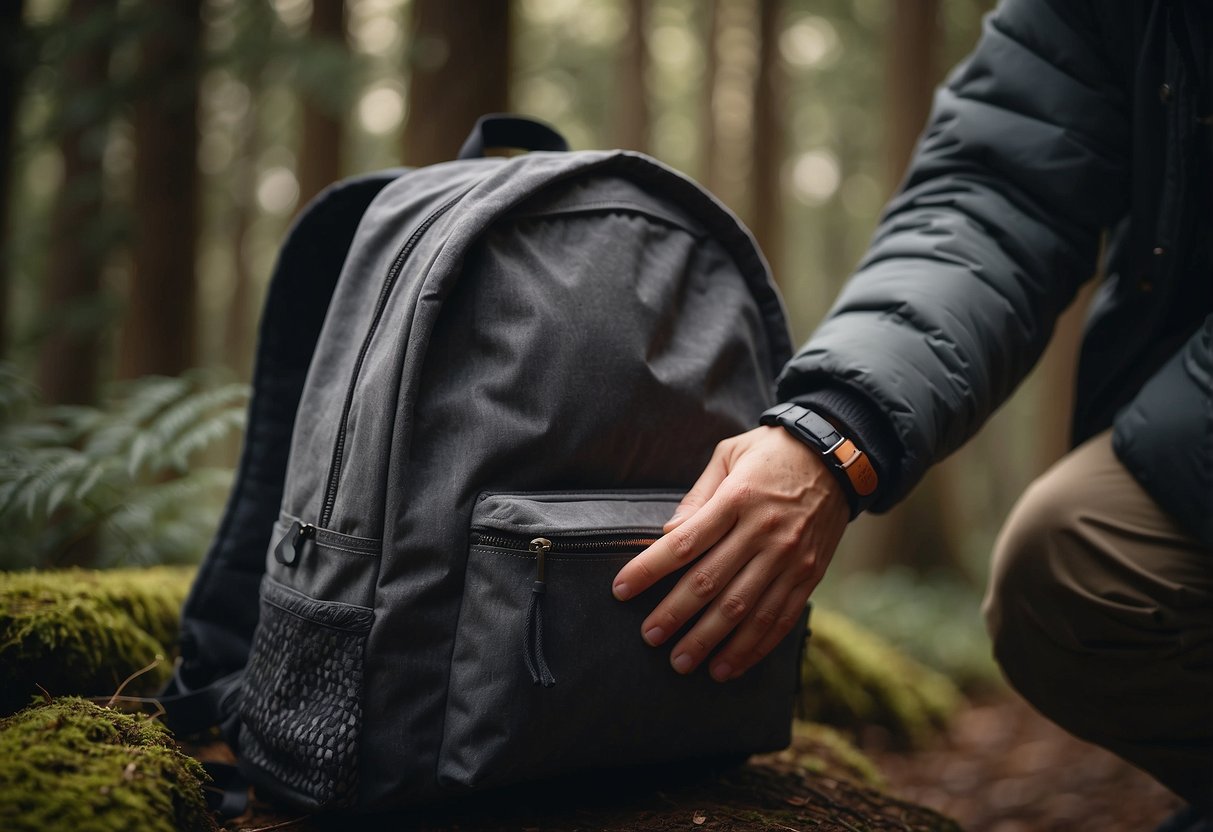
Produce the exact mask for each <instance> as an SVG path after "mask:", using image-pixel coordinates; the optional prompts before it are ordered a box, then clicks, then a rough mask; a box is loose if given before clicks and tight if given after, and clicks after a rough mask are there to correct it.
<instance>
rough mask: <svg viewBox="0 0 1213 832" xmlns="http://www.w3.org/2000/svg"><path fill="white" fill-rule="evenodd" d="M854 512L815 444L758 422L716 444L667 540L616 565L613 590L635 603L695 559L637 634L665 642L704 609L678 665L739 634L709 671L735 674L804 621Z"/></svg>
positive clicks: (676, 657) (721, 677) (681, 644)
mask: <svg viewBox="0 0 1213 832" xmlns="http://www.w3.org/2000/svg"><path fill="white" fill-rule="evenodd" d="M849 518H850V510H849V507H848V506H847V501H846V497H845V495H844V494H843V490H842V486H841V485H839V483H838V481H837V480H836V479H834V477H833V476H832V475H831V474H830V472H829V471H827V470H826V467H825V463H824V462H822V460H821V458H820V456H819V455H818V454H817V453H816V452H815V451H813V450H811V449H810V448H808V447H807V446H806V445H804V444H803V443H801V442H799V441H798V440H796V439H795V438H793V437H792V436H791V435H790V434H788V432H787V431H786V430H784V429H783V428H781V427H760V428H756V429H754V430H752V431H749V432H748V433H743V434H741V435H740V436H734V437H732V438H731V439H726V440H724V441H723V442H721V443H720V444H719V445H717V446H716V452H715V453H714V454H713V455H712V461H711V462H709V463H708V467H707V468H706V469H705V470H704V472H703V474H702V475H701V476H700V477H699V480H698V481H697V482H696V483H695V485H694V487H693V488H692V489H691V490H690V491H688V492H687V494H686V496H685V497H683V499H682V502H681V504H680V505H679V506H678V509H677V510H676V511H675V512H674V516H673V517H671V518H670V520H669V522H667V523H666V525H665V536H664V537H662V538H661V539H660V540H658V541H657V542H656V543H654V544H653V545H652V546H650V547H649V548H647V549H645V550H644V551H643V552H641V553H640V554H639V555H637V556H636V557H635V558H633V559H632V560H631V561H629V562H628V564H627V565H626V566H625V567H623V569H621V570H619V574H618V575H616V576H615V582H614V587H613V588H614V593H615V597H616V598H618V599H619V600H621V601H626V600H628V599H629V598H634V597H635V596H636V595H638V594H639V593H641V592H643V591H644V590H646V589H648V588H649V587H650V586H652V585H653V584H654V583H655V582H657V581H658V580H659V579H660V578H662V577H663V576H665V575H668V574H669V573H670V572H673V571H675V570H677V569H679V568H680V567H682V566H685V565H686V564H688V563H690V562H692V561H696V563H695V565H694V566H692V567H691V569H689V570H688V571H687V573H686V574H685V575H683V576H682V578H681V579H680V580H679V581H678V583H677V585H676V586H675V587H674V588H673V589H672V590H670V593H669V595H667V596H666V597H665V598H664V599H662V601H661V602H660V603H659V604H658V605H657V607H656V608H655V609H654V610H653V612H652V613H650V614H649V616H648V618H646V619H645V621H644V624H643V625H642V626H641V635H642V637H643V638H644V640H645V641H646V642H648V643H649V644H650V645H652V646H654V647H657V646H660V645H661V644H663V643H665V642H666V640H667V639H669V638H670V636H671V635H673V634H674V633H676V632H678V630H680V629H681V628H682V627H683V625H684V624H686V623H687V621H689V620H690V619H691V618H692V617H693V616H694V615H695V614H696V613H697V612H699V610H701V609H703V607H704V606H705V605H706V606H707V610H706V611H705V612H704V614H703V615H702V616H701V617H700V619H699V620H698V621H697V622H695V625H694V626H693V627H692V628H691V629H690V630H689V631H687V633H686V634H684V635H683V636H682V638H681V639H679V640H678V643H677V644H676V645H675V646H674V649H673V650H672V651H671V653H670V663H671V664H672V665H673V667H674V669H675V670H676V671H678V672H679V673H690V672H691V671H692V670H694V669H695V668H696V667H698V666H699V664H700V663H701V662H703V660H704V659H705V658H707V656H708V654H709V653H710V652H711V651H712V650H713V649H714V648H715V647H716V646H717V645H718V644H720V642H721V641H723V640H724V639H725V637H727V636H729V634H730V633H732V634H733V635H732V637H731V638H729V641H728V643H727V644H726V645H725V647H724V648H723V649H722V650H721V651H720V652H719V654H717V655H716V656H715V657H714V658H713V660H712V663H711V668H710V670H711V674H712V678H714V679H716V680H717V681H720V682H723V681H727V680H729V679H735V678H737V677H738V676H740V675H741V674H742V673H744V672H745V671H746V670H748V669H749V668H750V667H751V666H753V665H754V664H755V663H756V662H758V660H759V659H761V658H762V657H763V656H765V655H766V654H767V653H769V652H770V651H771V650H772V649H773V648H774V647H775V645H776V644H778V643H779V642H780V641H781V640H782V639H783V637H784V636H786V635H787V634H788V632H789V631H790V630H791V629H792V628H793V627H794V626H795V625H796V622H797V621H799V620H800V614H801V611H802V610H803V609H804V605H805V602H806V601H807V600H808V598H809V594H810V593H812V591H813V590H814V589H815V588H816V586H817V584H818V582H819V581H820V580H821V578H822V575H823V574H824V573H825V568H826V566H827V565H828V564H829V562H830V558H831V557H832V556H833V554H834V549H835V548H836V547H837V546H838V541H839V539H840V538H841V537H842V533H843V531H844V530H845V529H846V526H847V521H848V520H849Z"/></svg>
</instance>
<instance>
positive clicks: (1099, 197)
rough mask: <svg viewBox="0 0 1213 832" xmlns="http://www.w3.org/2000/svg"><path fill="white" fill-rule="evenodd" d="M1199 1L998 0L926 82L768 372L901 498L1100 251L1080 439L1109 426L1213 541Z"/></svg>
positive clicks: (1034, 348)
mask: <svg viewBox="0 0 1213 832" xmlns="http://www.w3.org/2000/svg"><path fill="white" fill-rule="evenodd" d="M1210 16H1213V15H1211V14H1210V12H1209V11H1207V4H1204V3H1185V2H1182V0H1157V1H1156V2H1128V1H1127V0H1126V2H1106V1H1104V0H1006V2H1003V3H1002V4H1001V5H1000V6H999V7H998V9H997V10H996V11H995V12H994V13H993V14H992V15H991V16H990V17H989V18H988V19H987V20H986V23H985V28H984V32H983V36H982V39H981V41H980V43H979V44H978V46H977V48H976V50H975V51H974V53H973V54H972V55H971V56H970V57H969V58H968V59H967V60H966V61H965V62H964V63H962V64H961V65H960V66H959V67H958V68H957V69H956V70H955V71H954V72H953V74H952V75H951V77H950V78H949V80H948V81H947V83H946V84H945V85H944V86H943V87H942V88H941V89H940V90H939V91H938V93H937V96H936V100H935V106H934V110H933V113H932V116H931V119H930V122H929V125H928V127H927V129H926V132H925V133H924V135H923V137H922V140H921V142H920V144H919V148H918V151H917V153H916V156H915V158H914V161H913V163H912V165H911V168H910V170H909V173H908V174H907V177H906V180H905V182H904V183H903V185H902V188H901V190H900V192H899V193H898V195H897V196H896V197H895V198H894V199H893V201H892V202H891V203H890V204H889V206H888V208H887V209H886V211H885V213H884V215H883V217H882V218H881V222H880V225H879V227H878V229H877V231H876V233H875V237H874V239H873V241H872V243H871V246H870V248H869V250H868V252H867V254H866V256H865V257H864V259H863V261H862V262H861V263H860V265H859V267H858V271H857V273H856V274H855V275H854V276H853V277H852V279H851V280H850V281H849V282H848V284H847V285H846V287H845V288H844V290H843V291H842V293H841V295H840V296H839V298H838V300H837V302H836V303H835V305H834V307H833V309H832V310H831V311H830V313H829V315H828V316H827V318H826V319H825V320H824V321H823V323H822V324H821V325H820V327H819V328H818V330H817V331H816V333H815V334H814V335H813V337H812V338H811V339H810V340H809V342H808V343H807V344H806V345H805V346H804V347H803V348H802V349H801V350H800V352H799V353H798V354H797V355H796V356H795V357H794V358H793V359H792V361H791V362H790V363H789V364H788V365H787V368H786V369H785V370H784V372H783V374H782V376H781V377H780V396H781V398H782V399H784V400H789V401H798V402H801V403H805V404H810V405H812V406H814V407H816V408H818V409H819V410H822V411H824V412H825V413H826V415H828V416H830V417H832V418H834V419H837V420H838V421H840V422H842V423H843V424H845V425H847V427H848V428H849V429H850V430H851V431H852V432H853V433H854V434H855V435H856V437H857V438H858V440H859V441H860V442H861V444H863V445H864V446H866V447H867V448H868V450H869V453H870V454H871V455H872V456H873V458H874V461H875V463H876V466H877V469H878V472H879V473H880V476H881V490H880V494H879V497H878V500H877V503H876V505H875V507H874V508H875V509H876V510H882V509H886V508H888V507H890V506H891V505H893V504H894V503H895V502H897V500H899V499H900V498H901V497H902V496H904V495H905V494H906V492H908V491H909V490H910V489H911V488H912V487H913V486H914V484H915V483H916V482H917V481H918V480H919V479H920V478H921V477H922V475H923V473H924V472H925V470H926V469H927V467H928V466H929V465H931V464H932V463H934V462H937V461H938V460H940V459H941V458H943V457H944V456H946V455H947V454H949V453H950V452H952V451H953V450H955V449H956V448H958V447H959V446H960V445H961V444H962V443H964V442H965V441H966V440H967V439H968V438H969V437H970V436H972V435H973V434H974V433H975V432H976V431H977V429H978V428H979V427H980V426H981V424H982V422H983V421H984V420H985V419H986V418H987V417H988V416H989V415H990V413H991V412H992V411H993V410H994V409H995V408H997V407H998V406H999V405H1000V404H1001V403H1002V402H1003V401H1004V400H1005V399H1006V398H1007V397H1008V396H1009V395H1010V393H1011V392H1012V391H1013V390H1014V389H1015V387H1016V386H1017V385H1018V384H1019V382H1020V381H1021V380H1022V379H1023V378H1024V376H1025V375H1026V374H1027V373H1028V371H1029V370H1030V369H1031V368H1032V366H1033V364H1034V363H1035V362H1036V360H1037V359H1038V358H1039V356H1040V354H1041V352H1042V351H1043V349H1044V347H1045V345H1046V343H1047V342H1048V340H1049V337H1050V335H1051V333H1052V330H1053V327H1054V323H1055V322H1056V319H1057V317H1058V315H1059V314H1060V313H1061V312H1062V311H1063V310H1064V309H1065V307H1066V306H1067V305H1068V304H1069V303H1070V302H1071V300H1072V299H1073V298H1074V296H1075V293H1076V291H1077V289H1078V288H1079V286H1080V285H1081V284H1082V283H1083V282H1084V281H1086V280H1087V279H1088V278H1090V277H1091V275H1093V274H1095V273H1096V271H1097V269H1096V266H1097V263H1096V259H1097V257H1098V253H1099V251H1100V240H1101V237H1102V235H1103V234H1104V233H1105V232H1106V233H1108V235H1109V236H1108V245H1107V246H1106V248H1105V251H1106V257H1107V262H1106V263H1105V264H1104V269H1103V273H1104V274H1105V275H1106V278H1105V279H1104V282H1103V284H1102V285H1101V286H1100V287H1099V289H1098V292H1097V296H1096V299H1095V301H1094V303H1093V306H1092V308H1091V311H1090V316H1089V319H1088V321H1087V326H1086V331H1085V336H1084V341H1083V347H1082V353H1081V359H1080V364H1079V374H1078V390H1077V402H1076V408H1075V412H1074V417H1073V435H1072V441H1073V442H1075V443H1077V442H1079V441H1082V440H1083V439H1085V438H1087V437H1090V436H1092V435H1094V434H1095V433H1098V432H1099V431H1101V430H1104V429H1105V428H1107V427H1109V426H1110V425H1111V426H1114V434H1113V436H1114V448H1115V450H1116V452H1117V454H1118V456H1119V458H1120V459H1121V461H1122V462H1123V463H1124V464H1125V465H1126V466H1127V467H1128V469H1129V470H1130V471H1131V472H1132V473H1133V475H1134V476H1135V477H1136V478H1137V479H1138V480H1139V481H1140V482H1141V483H1142V484H1143V485H1144V486H1145V488H1146V489H1147V490H1148V491H1149V492H1150V493H1151V494H1152V495H1153V496H1154V497H1155V498H1156V499H1157V500H1158V502H1159V503H1160V504H1161V505H1163V506H1164V507H1165V508H1167V509H1168V510H1169V511H1170V512H1171V513H1172V514H1173V515H1174V516H1175V517H1176V518H1177V519H1178V520H1179V521H1180V523H1181V524H1182V525H1183V526H1184V527H1185V528H1187V529H1188V530H1189V531H1190V532H1191V533H1192V534H1193V535H1194V536H1196V537H1197V539H1199V540H1201V541H1202V542H1204V543H1206V544H1208V545H1210V546H1213V411H1211V405H1210V389H1211V383H1210V377H1211V376H1213V347H1211V344H1210V342H1211V339H1213V314H1211V313H1213V257H1211V246H1210V240H1211V239H1213V233H1211V232H1213V210H1211V208H1213V165H1211V164H1210V161H1211V155H1213V154H1211V152H1210V151H1211V148H1213V137H1211V135H1210V133H1211V131H1213V126H1210V123H1211V122H1213V116H1211V112H1213V108H1211V107H1210V105H1209V95H1208V90H1209V82H1208V77H1209V74H1210V51H1211V50H1210V42H1213V26H1211V21H1210V19H1209V18H1210Z"/></svg>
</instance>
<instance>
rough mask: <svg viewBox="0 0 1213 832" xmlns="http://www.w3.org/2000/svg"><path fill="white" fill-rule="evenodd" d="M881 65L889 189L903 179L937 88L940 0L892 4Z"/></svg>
mask: <svg viewBox="0 0 1213 832" xmlns="http://www.w3.org/2000/svg"><path fill="white" fill-rule="evenodd" d="M889 5H890V7H891V10H892V13H891V14H890V16H889V37H888V41H887V42H888V50H889V51H888V59H887V61H886V63H885V107H886V119H885V123H886V124H887V125H888V126H887V129H888V140H887V143H886V159H887V181H888V182H889V183H890V190H892V189H893V188H895V187H896V186H897V184H898V183H899V182H901V180H902V177H903V176H904V175H905V170H906V166H907V165H908V164H909V162H910V157H911V156H913V154H914V148H915V147H916V146H917V144H918V137H919V135H920V134H921V133H922V129H923V127H925V126H926V123H927V116H928V115H930V112H931V100H932V97H933V95H934V92H935V87H936V85H937V84H938V83H939V80H940V76H939V68H938V61H937V60H936V55H937V53H938V51H939V49H940V45H941V43H942V34H943V33H942V31H941V29H940V25H939V0H892V2H890V4H889Z"/></svg>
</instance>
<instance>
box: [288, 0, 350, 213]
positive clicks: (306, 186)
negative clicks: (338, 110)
mask: <svg viewBox="0 0 1213 832" xmlns="http://www.w3.org/2000/svg"><path fill="white" fill-rule="evenodd" d="M310 34H311V37H312V39H313V40H315V41H317V42H324V41H330V42H333V43H337V44H340V45H341V46H342V47H343V48H344V47H345V46H346V37H345V0H322V1H321V2H314V3H313V4H312V20H311V24H310ZM341 149H342V119H341V118H339V117H338V116H337V114H335V113H333V112H332V108H331V107H325V106H323V105H322V104H321V103H320V102H318V101H317V100H316V97H315V96H314V95H305V96H304V97H303V145H302V147H301V148H300V151H299V205H300V207H302V206H304V205H306V204H307V203H308V202H309V201H310V200H311V199H312V197H314V196H315V195H316V194H318V193H320V192H321V191H322V190H324V188H326V187H328V185H329V184H331V183H333V182H335V181H337V180H338V179H340V178H341Z"/></svg>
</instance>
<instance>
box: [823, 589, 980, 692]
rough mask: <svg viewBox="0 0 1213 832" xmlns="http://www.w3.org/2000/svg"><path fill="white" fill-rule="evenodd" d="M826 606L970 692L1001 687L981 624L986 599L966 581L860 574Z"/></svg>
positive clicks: (830, 592)
mask: <svg viewBox="0 0 1213 832" xmlns="http://www.w3.org/2000/svg"><path fill="white" fill-rule="evenodd" d="M822 603H823V604H824V605H825V606H826V607H827V608H829V609H836V610H840V611H845V612H846V614H847V616H848V617H849V618H851V619H852V620H854V621H856V622H857V623H859V624H861V625H863V626H864V627H866V628H868V629H869V630H872V631H873V632H875V633H877V634H878V635H879V636H880V637H881V638H883V639H885V640H886V641H888V642H889V643H890V644H891V645H893V646H894V647H896V648H897V649H898V650H900V651H902V652H904V653H906V654H908V655H910V656H913V657H914V658H915V659H917V660H918V661H920V662H922V663H923V664H925V665H927V666H928V667H931V668H934V669H935V670H938V671H941V672H942V673H944V674H946V675H947V676H948V678H950V679H951V680H952V681H953V682H955V683H956V684H957V685H959V686H960V687H962V688H964V689H965V690H974V689H979V688H985V687H989V686H991V685H997V684H999V679H1000V677H999V674H998V666H997V665H996V664H995V662H994V658H993V656H992V655H991V653H990V641H989V638H987V636H986V632H985V628H984V627H983V626H982V623H981V609H980V607H981V595H980V593H979V591H978V590H977V589H975V588H974V587H973V586H972V585H970V584H969V583H967V582H965V581H964V580H963V579H961V578H958V577H955V576H952V575H950V574H934V575H925V576H924V575H920V574H918V573H916V572H914V571H913V570H911V569H908V568H906V567H894V568H891V569H885V570H882V571H881V572H857V573H853V574H850V575H846V576H844V577H842V578H841V579H839V580H836V581H833V582H831V583H830V585H829V587H828V588H827V590H826V592H824V593H822Z"/></svg>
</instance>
